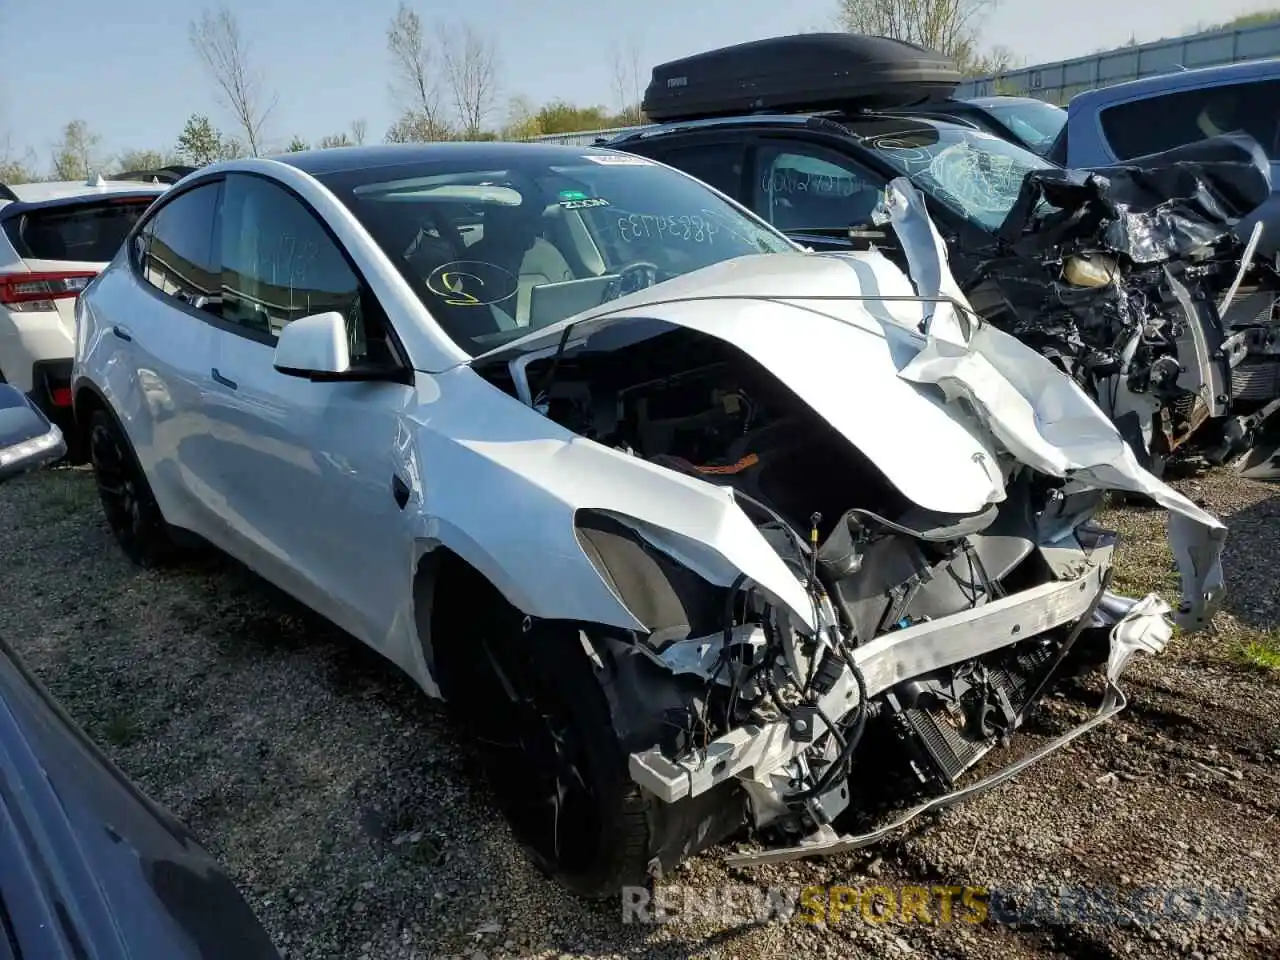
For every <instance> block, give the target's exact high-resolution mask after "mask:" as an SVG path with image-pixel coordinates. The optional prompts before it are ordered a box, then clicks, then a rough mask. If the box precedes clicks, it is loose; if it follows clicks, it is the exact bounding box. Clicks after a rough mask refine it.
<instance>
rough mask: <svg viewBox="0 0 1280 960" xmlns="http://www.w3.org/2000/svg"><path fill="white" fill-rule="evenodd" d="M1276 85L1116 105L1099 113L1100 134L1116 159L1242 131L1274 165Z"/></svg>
mask: <svg viewBox="0 0 1280 960" xmlns="http://www.w3.org/2000/svg"><path fill="white" fill-rule="evenodd" d="M1277 103H1280V80H1255V81H1253V82H1251V83H1230V84H1221V85H1219V86H1216V87H1200V88H1198V89H1196V90H1180V91H1178V92H1176V93H1167V94H1164V95H1163V96H1155V97H1148V98H1147V99H1146V100H1134V101H1132V102H1130V103H1120V104H1117V105H1116V106H1114V107H1108V108H1107V109H1105V110H1103V111H1102V117H1101V119H1102V132H1103V133H1104V134H1105V135H1106V138H1107V142H1108V143H1109V144H1110V145H1111V151H1112V153H1114V154H1115V155H1116V157H1118V158H1119V159H1121V160H1132V159H1133V158H1134V157H1141V156H1145V155H1146V154H1149V153H1160V152H1162V151H1164V150H1172V149H1173V148H1174V147H1181V146H1185V145H1186V144H1189V143H1195V142H1196V141H1197V140H1205V139H1207V138H1209V137H1214V136H1219V135H1221V134H1224V133H1236V132H1241V131H1243V132H1244V133H1247V134H1249V135H1250V136H1252V137H1253V138H1254V139H1255V140H1257V141H1258V143H1259V144H1261V145H1262V149H1263V150H1265V151H1266V152H1267V156H1268V157H1270V158H1271V159H1272V160H1280V111H1277V110H1276V104H1277Z"/></svg>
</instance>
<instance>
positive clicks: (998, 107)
mask: <svg viewBox="0 0 1280 960" xmlns="http://www.w3.org/2000/svg"><path fill="white" fill-rule="evenodd" d="M903 112H904V113H908V114H910V115H913V116H927V117H934V118H936V119H938V120H946V121H948V122H950V123H959V124H963V125H964V126H969V127H975V128H976V129H978V130H985V131H987V132H988V133H994V134H995V135H996V136H997V137H1001V138H1003V139H1005V140H1008V141H1010V142H1011V143H1016V144H1018V146H1020V147H1025V148H1026V149H1028V150H1030V151H1031V152H1032V153H1035V154H1039V155H1040V156H1042V157H1043V156H1045V155H1047V154H1048V152H1049V151H1050V150H1052V149H1053V148H1054V146H1056V145H1057V143H1058V140H1059V138H1060V135H1061V133H1062V130H1063V128H1064V127H1066V125H1067V111H1065V110H1063V109H1062V107H1059V106H1057V105H1056V104H1052V103H1046V102H1045V101H1044V100H1037V99H1036V98H1035V97H1005V96H996V97H970V98H969V99H967V100H955V99H947V100H931V101H927V102H925V103H922V104H918V105H916V106H913V107H910V108H908V109H907V110H904V111H903Z"/></svg>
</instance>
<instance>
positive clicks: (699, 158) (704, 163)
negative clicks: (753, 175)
mask: <svg viewBox="0 0 1280 960" xmlns="http://www.w3.org/2000/svg"><path fill="white" fill-rule="evenodd" d="M743 153H744V150H743V147H742V146H741V145H740V144H733V143H704V144H700V145H698V146H695V147H677V148H676V149H674V150H668V151H667V152H666V153H658V154H654V155H653V156H654V158H655V159H657V160H661V161H662V162H663V163H665V164H667V165H668V166H671V167H675V168H676V169H677V170H683V171H684V172H685V173H687V174H689V175H690V176H693V177H697V178H698V179H699V180H701V181H702V182H703V183H709V184H711V186H713V187H715V188H716V189H717V190H719V191H720V192H721V193H724V194H728V195H729V196H731V197H733V199H735V200H737V201H739V202H741V200H742V164H743Z"/></svg>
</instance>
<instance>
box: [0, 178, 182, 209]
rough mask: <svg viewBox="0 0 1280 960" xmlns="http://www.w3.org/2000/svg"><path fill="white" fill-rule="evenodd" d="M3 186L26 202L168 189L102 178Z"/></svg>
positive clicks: (155, 184) (136, 182)
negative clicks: (98, 179)
mask: <svg viewBox="0 0 1280 960" xmlns="http://www.w3.org/2000/svg"><path fill="white" fill-rule="evenodd" d="M5 186H7V187H8V188H9V191H10V192H11V193H12V195H13V196H14V197H16V198H17V199H18V200H19V201H21V202H22V203H28V204H34V203H44V202H47V201H51V200H70V199H73V198H83V197H100V196H107V195H108V194H113V193H154V194H156V195H157V196H159V195H160V194H162V193H164V192H165V190H166V189H168V188H167V185H165V184H159V183H146V182H142V181H138V180H103V181H102V182H101V183H92V184H91V183H89V182H87V181H85V180H52V181H47V182H44V183H9V184H5Z"/></svg>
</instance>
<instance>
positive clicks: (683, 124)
mask: <svg viewBox="0 0 1280 960" xmlns="http://www.w3.org/2000/svg"><path fill="white" fill-rule="evenodd" d="M909 109H910V108H904V112H903V113H901V114H899V113H894V112H892V111H888V110H886V111H885V112H883V113H870V112H868V113H852V114H841V113H832V112H823V113H752V114H747V115H745V116H733V117H708V118H706V119H702V120H684V121H680V120H676V121H673V122H671V123H664V124H661V125H654V126H651V127H646V128H644V129H641V130H635V131H632V132H630V133H624V134H622V135H621V136H619V137H616V138H614V139H613V140H610V141H609V142H608V143H606V144H604V146H606V147H614V146H619V147H621V146H623V145H625V144H628V143H636V142H644V141H648V140H652V139H653V138H654V137H659V136H665V135H667V134H675V133H684V132H689V131H695V130H714V129H719V128H723V127H743V128H751V127H788V128H792V129H804V128H809V129H815V128H816V129H823V128H826V129H828V130H831V131H832V132H838V133H844V134H853V135H854V136H858V137H869V136H873V135H879V134H887V133H901V132H904V131H906V130H912V129H915V130H919V129H920V128H921V127H958V128H961V129H969V128H968V127H962V126H961V125H960V124H956V123H950V122H948V121H946V120H944V119H941V118H934V117H932V116H928V117H925V116H915V115H911V116H908V115H907V114H906V112H905V111H906V110H909ZM833 127H838V128H839V129H838V130H834V129H832V128H833Z"/></svg>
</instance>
